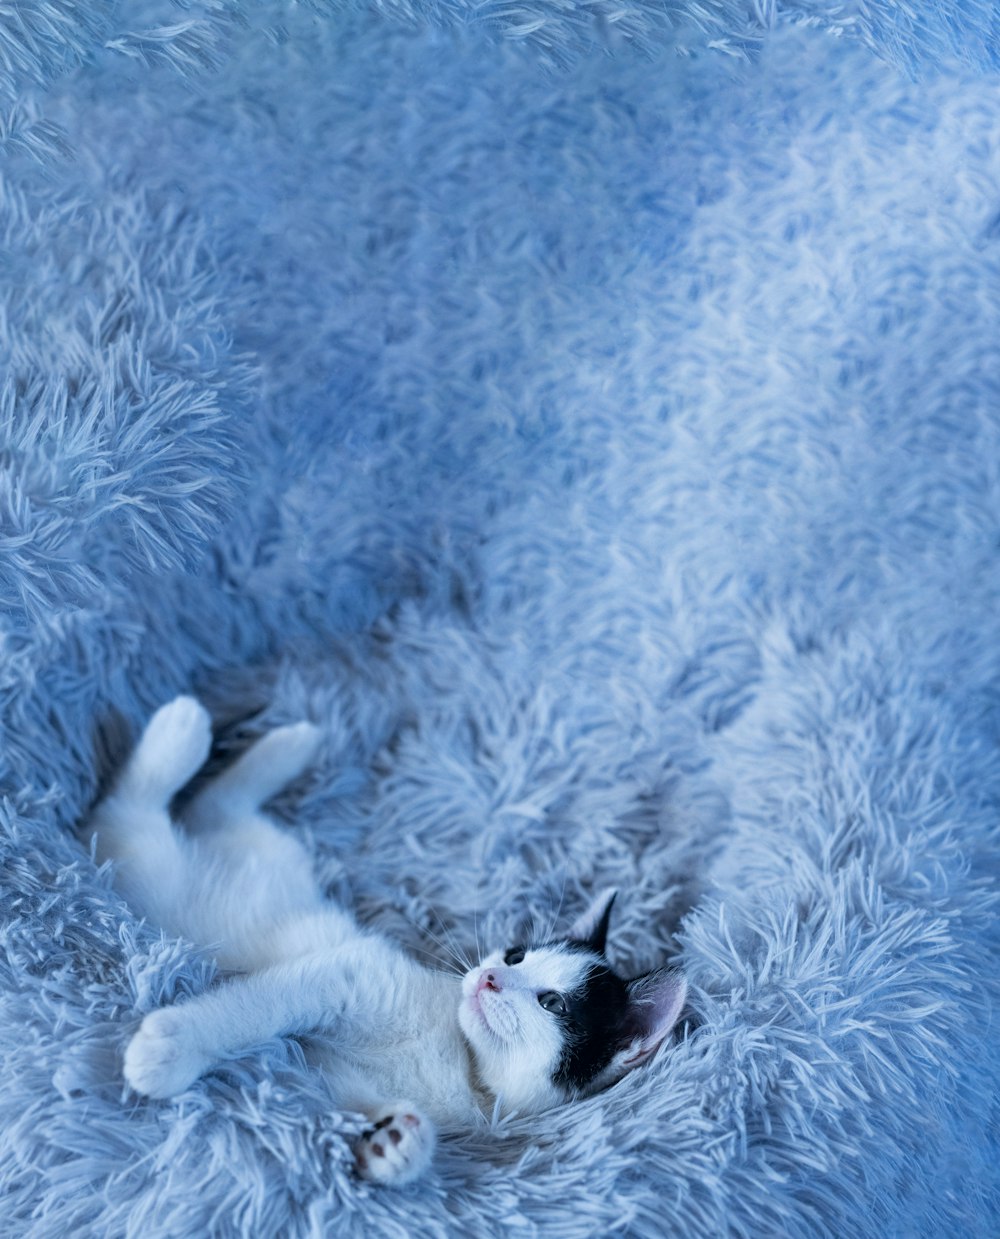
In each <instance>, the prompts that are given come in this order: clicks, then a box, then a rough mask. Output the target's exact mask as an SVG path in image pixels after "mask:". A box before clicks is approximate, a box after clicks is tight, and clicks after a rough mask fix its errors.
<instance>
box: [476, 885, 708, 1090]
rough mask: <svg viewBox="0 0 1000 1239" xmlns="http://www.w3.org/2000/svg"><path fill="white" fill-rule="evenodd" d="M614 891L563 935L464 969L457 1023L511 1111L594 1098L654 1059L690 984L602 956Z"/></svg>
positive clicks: (488, 1081) (484, 1078)
mask: <svg viewBox="0 0 1000 1239" xmlns="http://www.w3.org/2000/svg"><path fill="white" fill-rule="evenodd" d="M614 898H615V892H614V891H605V892H604V893H603V894H601V895H600V896H598V898H597V899H595V900H594V902H593V903H592V904H591V906H590V907H589V908H588V909H587V911H586V912H585V913H584V914H583V915H582V916H581V917H580V918H579V919H578V920H577V921H576V922H575V923H574V924H573V925H572V926H571V928H570V930H569V933H568V934H567V936H566V937H565V938H561V939H557V940H555V941H552V942H546V943H543V944H540V945H538V946H521V945H518V946H512V947H508V948H507V949H506V950H504V951H495V952H494V953H493V954H491V955H488V956H487V957H486V958H485V959H484V960H483V962H482V963H481V964H479V965H478V966H477V967H475V968H472V969H471V970H470V971H469V972H467V973H466V975H465V977H464V979H463V981H462V1003H461V1006H460V1007H459V1022H460V1024H461V1026H462V1031H463V1032H464V1033H465V1036H466V1038H467V1040H468V1042H469V1044H470V1046H471V1047H472V1051H473V1054H474V1055H475V1059H476V1065H477V1067H478V1070H479V1075H480V1078H481V1079H482V1082H483V1083H484V1084H485V1085H486V1087H487V1088H488V1089H489V1090H490V1092H491V1093H493V1094H494V1095H495V1096H498V1097H500V1098H501V1100H502V1103H503V1106H504V1108H505V1109H508V1110H513V1109H516V1110H520V1111H530V1110H541V1109H544V1108H546V1107H548V1106H551V1105H555V1104H556V1103H558V1102H561V1101H566V1100H567V1099H569V1098H571V1097H578V1096H582V1095H585V1094H587V1093H592V1092H597V1091H598V1090H599V1089H602V1088H605V1087H607V1086H608V1085H609V1084H613V1083H614V1081H615V1080H618V1079H621V1077H622V1076H623V1075H625V1074H626V1073H627V1072H629V1071H631V1070H632V1069H633V1068H634V1067H638V1066H639V1065H640V1063H643V1062H645V1061H646V1060H647V1059H649V1058H651V1057H652V1055H653V1054H654V1053H655V1052H656V1050H657V1049H658V1048H659V1046H660V1044H661V1043H662V1042H663V1041H664V1040H665V1038H666V1037H667V1035H668V1034H669V1032H670V1030H671V1029H672V1028H673V1026H674V1024H675V1023H676V1022H677V1017H678V1016H679V1015H680V1012H681V1008H682V1007H683V1005H684V998H685V995H686V992H687V986H686V984H685V982H684V978H683V977H682V976H681V975H680V974H679V973H676V972H671V971H669V970H666V969H658V970H657V971H655V972H650V973H646V974H645V975H644V976H641V977H635V978H634V979H633V980H631V981H626V980H625V979H624V978H622V977H620V976H618V975H617V973H615V972H613V971H612V969H611V967H610V966H609V964H608V961H607V959H606V958H605V954H604V947H605V941H606V939H607V933H608V919H609V917H610V914H611V905H612V903H613V902H614Z"/></svg>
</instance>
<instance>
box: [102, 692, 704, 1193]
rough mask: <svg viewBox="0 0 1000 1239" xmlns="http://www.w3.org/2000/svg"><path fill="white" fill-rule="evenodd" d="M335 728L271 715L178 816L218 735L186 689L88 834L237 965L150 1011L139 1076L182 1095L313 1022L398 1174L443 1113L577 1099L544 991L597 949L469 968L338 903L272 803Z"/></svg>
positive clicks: (323, 1057) (409, 1165) (135, 1081)
mask: <svg viewBox="0 0 1000 1239" xmlns="http://www.w3.org/2000/svg"><path fill="white" fill-rule="evenodd" d="M319 739H320V736H319V732H318V731H317V729H316V728H315V727H313V726H312V725H311V724H309V723H298V724H296V725H294V726H291V727H283V728H279V729H278V730H276V731H272V732H271V733H269V734H268V735H266V736H265V737H264V738H263V739H261V740H259V741H258V742H257V743H256V744H255V745H253V746H252V747H251V748H250V749H249V750H248V752H247V753H245V754H244V755H243V756H242V757H241V758H240V759H239V760H238V761H237V762H235V763H234V765H233V766H231V767H230V768H229V769H228V770H226V771H225V772H224V773H223V774H222V775H220V776H219V777H218V778H216V779H215V780H214V781H213V782H211V783H209V784H208V786H207V787H206V788H205V789H204V790H203V791H201V792H200V793H199V794H198V795H197V796H196V798H195V799H194V800H193V801H192V802H191V803H190V804H189V805H188V806H187V808H186V809H185V811H184V814H183V820H182V822H181V823H175V822H174V821H173V820H172V819H171V816H170V802H171V800H172V799H173V797H174V795H175V794H176V793H177V792H178V791H179V790H180V789H181V788H182V787H183V786H184V785H185V784H186V783H187V782H188V781H189V780H190V779H191V777H192V776H193V775H194V774H195V773H196V772H197V771H198V770H199V768H200V767H201V765H202V764H203V762H204V761H205V759H206V757H207V756H208V751H209V747H210V744H211V728H210V722H209V717H208V715H207V713H206V711H205V710H204V708H203V707H202V706H201V705H200V704H199V703H198V702H197V701H195V700H194V699H193V698H190V697H179V698H177V699H176V700H174V701H172V702H170V703H169V704H168V705H166V706H163V707H162V708H161V709H160V710H159V711H157V713H156V714H155V715H154V716H153V718H152V719H151V720H150V722H149V724H148V726H147V728H146V730H145V732H144V734H143V736H142V738H141V740H140V742H139V744H138V746H137V748H136V750H135V752H134V753H133V755H132V757H131V759H130V760H129V762H128V763H127V764H126V766H125V768H124V770H123V771H122V773H121V775H120V776H119V778H118V780H117V782H116V784H115V785H114V787H113V788H112V791H111V793H110V794H109V795H108V796H107V797H106V798H105V799H104V800H103V801H101V803H100V804H99V805H98V806H97V808H96V809H95V811H94V814H93V816H92V818H91V820H90V822H89V823H88V826H87V830H86V835H87V837H88V838H89V837H91V836H96V851H97V857H98V859H99V860H101V861H103V860H105V859H113V860H114V861H115V865H116V885H117V886H118V888H119V889H120V890H121V891H122V893H123V894H124V895H125V897H126V899H127V900H128V901H129V903H130V904H131V905H132V906H133V907H134V908H135V909H136V910H137V911H138V912H140V913H141V914H142V915H144V916H146V917H148V918H149V919H150V920H151V921H153V922H155V923H156V924H158V925H160V926H161V927H163V928H164V929H166V930H167V931H168V932H170V933H173V934H177V935H181V936H183V937H185V938H188V939H189V940H191V941H193V942H195V943H198V944H200V945H202V946H204V947H209V948H212V949H213V950H214V951H215V954H216V956H217V958H218V960H219V962H220V964H221V965H222V967H223V968H225V969H226V970H228V971H231V972H233V973H235V974H238V975H236V976H234V977H232V978H231V979H229V980H227V981H226V982H225V983H223V984H222V985H219V986H217V987H215V988H214V989H211V990H209V991H208V992H207V993H204V994H201V995H199V996H197V997H195V998H191V999H188V1000H187V1001H185V1002H182V1003H178V1004H177V1005H175V1006H171V1007H166V1008H164V1009H162V1010H159V1011H154V1012H152V1013H151V1014H149V1015H147V1016H146V1018H145V1019H144V1020H143V1022H142V1025H141V1027H140V1029H139V1031H138V1032H137V1033H136V1034H135V1036H134V1037H133V1038H132V1040H131V1042H130V1043H129V1045H128V1048H127V1050H126V1053H125V1064H124V1069H125V1078H126V1080H127V1081H128V1083H129V1084H130V1085H131V1086H132V1087H133V1088H135V1089H136V1090H137V1091H138V1092H140V1093H143V1094H145V1095H147V1096H149V1097H154V1098H166V1097H171V1096H174V1095H175V1094H177V1093H180V1092H182V1091H183V1090H184V1089H185V1088H187V1087H188V1086H189V1085H190V1084H192V1083H193V1082H194V1081H195V1080H196V1079H198V1077H199V1076H201V1075H202V1074H204V1073H205V1072H206V1071H209V1070H210V1069H211V1068H212V1067H213V1066H216V1065H218V1064H219V1063H220V1062H223V1061H225V1060H226V1059H227V1058H231V1057H234V1056H237V1055H240V1054H243V1053H245V1052H247V1051H248V1050H251V1049H253V1048H254V1047H256V1046H259V1045H260V1044H261V1043H263V1042H265V1041H267V1040H268V1039H269V1038H272V1037H275V1036H278V1035H283V1034H302V1035H305V1034H314V1035H313V1036H312V1037H311V1038H310V1040H309V1042H308V1043H307V1044H308V1049H309V1053H310V1055H311V1057H312V1058H313V1060H314V1061H316V1062H317V1063H318V1064H319V1065H321V1066H322V1067H323V1068H324V1069H325V1070H326V1072H327V1073H328V1076H329V1079H330V1081H331V1083H332V1085H333V1089H334V1093H335V1097H336V1100H337V1102H338V1104H339V1105H341V1106H342V1107H344V1108H345V1109H352V1110H358V1111H361V1112H363V1113H365V1114H367V1115H368V1116H369V1117H370V1119H371V1122H372V1124H373V1127H372V1130H371V1131H369V1132H368V1133H367V1134H366V1136H365V1137H364V1139H363V1140H362V1142H361V1144H360V1145H359V1147H358V1150H357V1165H358V1169H359V1172H360V1173H361V1174H362V1175H363V1176H364V1177H366V1178H369V1179H370V1180H372V1181H375V1182H379V1183H388V1184H397V1185H398V1184H403V1183H407V1182H409V1181H411V1180H412V1179H414V1178H416V1177H417V1176H418V1175H419V1174H420V1173H421V1172H422V1171H423V1170H424V1169H425V1168H426V1166H427V1164H428V1163H429V1161H430V1159H431V1156H432V1152H433V1147H434V1140H435V1127H436V1126H437V1125H443V1126H445V1127H452V1128H454V1127H466V1126H468V1125H469V1124H472V1123H476V1122H478V1121H481V1120H482V1118H483V1116H484V1114H486V1113H488V1112H490V1111H491V1110H492V1109H493V1106H494V1103H495V1101H496V1100H497V1099H499V1100H500V1102H501V1105H502V1107H503V1108H505V1109H518V1110H520V1111H528V1110H537V1109H540V1108H544V1107H547V1106H550V1105H552V1104H554V1103H556V1102H558V1101H561V1100H564V1099H565V1097H566V1093H565V1092H564V1091H563V1090H561V1089H560V1088H559V1087H557V1086H556V1085H555V1084H554V1083H553V1073H554V1070H555V1067H556V1065H557V1063H558V1061H559V1055H560V1052H561V1049H562V1035H561V1032H560V1029H559V1025H558V1022H557V1021H556V1020H555V1019H554V1018H553V1016H552V1015H551V1014H550V1013H549V1012H547V1011H545V1010H544V1009H543V1008H542V1007H541V1006H540V1005H539V1002H538V994H539V992H540V991H545V990H554V991H557V992H558V991H564V990H572V989H573V988H574V986H575V985H576V984H577V983H578V982H579V981H580V979H581V975H582V973H583V971H585V969H586V961H585V960H584V958H583V957H581V955H580V954H579V953H574V952H573V951H570V950H568V949H561V948H560V947H558V946H555V947H542V948H537V949H533V950H529V951H528V953H527V955H526V956H525V958H524V961H523V963H521V964H519V965H518V966H517V967H508V966H507V965H505V964H504V962H503V956H502V954H500V953H497V954H495V955H491V956H489V957H488V958H487V959H485V960H484V961H483V963H482V964H481V965H480V966H479V967H477V968H474V969H472V970H470V972H469V973H468V974H467V975H466V976H465V977H464V978H462V977H459V976H457V975H450V974H448V973H445V972H439V971H434V970H432V969H429V968H426V967H424V966H423V965H421V964H419V963H417V962H416V961H415V960H412V959H410V958H409V957H408V956H407V955H405V954H404V953H403V952H402V951H401V950H400V949H399V948H398V947H396V946H394V945H393V944H392V943H390V942H388V941H387V940H386V939H384V938H382V937H380V936H378V935H377V934H374V933H370V932H367V931H365V930H363V929H361V928H360V927H359V926H358V925H357V924H356V923H355V922H354V920H353V919H352V918H351V917H350V916H348V915H347V913H345V912H344V911H342V910H341V909H340V908H338V907H336V906H335V905H333V904H332V903H330V902H329V901H327V900H325V899H324V898H323V895H322V892H321V891H320V889H319V887H318V885H317V883H316V881H315V879H314V877H313V874H312V865H311V862H310V858H309V856H308V854H307V853H306V851H305V849H304V848H303V847H302V846H301V845H300V844H299V843H298V842H297V840H295V839H294V838H293V837H292V836H291V835H290V834H288V833H286V832H284V831H281V830H279V829H278V828H277V826H276V825H275V824H274V823H273V822H272V821H271V820H270V819H269V818H268V817H267V816H265V815H264V814H263V813H262V812H261V810H260V806H261V804H262V803H264V802H265V801H266V800H267V799H269V798H270V797H271V796H273V795H274V794H275V793H276V792H277V791H279V790H280V789H281V787H283V786H284V785H285V784H286V783H287V782H289V781H290V780H291V779H294V778H295V777H296V776H297V775H298V774H299V773H301V771H303V770H304V769H305V768H306V766H307V765H308V764H309V763H310V762H311V761H312V759H313V757H314V756H315V753H316V749H317V747H318V743H319ZM606 905H607V897H606V896H605V897H604V899H603V904H602V901H601V900H599V901H598V902H597V904H596V905H595V907H594V908H593V909H591V910H590V911H589V912H588V913H587V914H585V916H584V918H582V919H581V921H579V922H578V923H577V925H576V926H574V928H573V930H571V931H570V932H571V936H573V935H574V933H575V934H576V936H581V937H583V936H586V932H587V926H588V925H589V924H590V923H592V921H593V918H594V917H595V916H599V915H601V912H602V908H603V907H606ZM487 977H490V978H492V979H493V981H492V983H491V984H489V985H487V984H486V978H487ZM683 997H684V994H683V983H682V982H681V983H680V986H679V987H678V986H677V985H675V987H674V990H673V991H672V997H671V1002H672V1003H673V1009H672V1011H670V1012H662V1011H661V1012H660V1013H659V1016H658V1018H657V1019H656V1020H654V1021H652V1024H651V1027H650V1029H649V1030H648V1031H646V1032H645V1033H644V1034H643V1035H637V1037H636V1039H635V1042H634V1044H632V1045H631V1046H629V1047H627V1048H625V1049H623V1050H621V1051H620V1052H619V1053H618V1054H617V1055H616V1057H615V1059H614V1060H613V1061H612V1063H611V1065H610V1066H609V1068H608V1069H607V1070H606V1071H605V1072H604V1073H603V1074H602V1078H601V1080H600V1081H599V1082H598V1083H599V1084H606V1083H608V1082H610V1080H612V1079H614V1078H617V1076H620V1075H622V1074H624V1072H625V1071H626V1070H629V1069H630V1068H631V1067H632V1066H633V1065H635V1064H636V1063H637V1062H639V1061H642V1059H643V1058H644V1057H648V1055H649V1053H652V1051H653V1050H654V1049H655V1048H656V1046H657V1045H659V1043H660V1042H661V1041H662V1040H663V1038H664V1037H665V1036H666V1033H667V1031H669V1028H670V1027H671V1026H672V1024H673V1022H674V1021H675V1019H676V1015H677V1011H678V1010H679V1008H680V1005H681V1003H682V1002H683ZM388 1098H401V1099H403V1100H400V1101H397V1102H393V1103H391V1104H390V1105H387V1099H388Z"/></svg>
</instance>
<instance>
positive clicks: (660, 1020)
mask: <svg viewBox="0 0 1000 1239" xmlns="http://www.w3.org/2000/svg"><path fill="white" fill-rule="evenodd" d="M629 991H630V993H629V1024H630V1026H631V1029H632V1034H631V1036H632V1042H631V1043H632V1045H635V1042H636V1039H638V1042H639V1045H638V1047H637V1049H636V1052H635V1053H634V1054H632V1055H630V1057H629V1058H627V1059H625V1060H624V1061H625V1065H627V1066H637V1065H638V1064H639V1063H640V1062H642V1060H643V1059H644V1058H648V1057H649V1056H650V1055H651V1054H652V1053H653V1052H654V1051H655V1050H656V1049H657V1048H658V1047H659V1045H660V1044H661V1042H662V1041H663V1040H664V1038H665V1037H666V1036H667V1034H668V1033H669V1032H670V1030H671V1029H672V1028H673V1026H674V1025H675V1024H676V1023H677V1020H678V1017H679V1016H680V1013H681V1010H682V1009H683V1007H684V1000H685V999H686V998H687V982H686V981H685V980H684V977H683V976H682V975H681V973H679V972H667V971H664V970H659V971H657V972H651V973H647V975H646V976H644V977H637V978H636V979H635V980H634V981H632V982H630V984H629Z"/></svg>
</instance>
